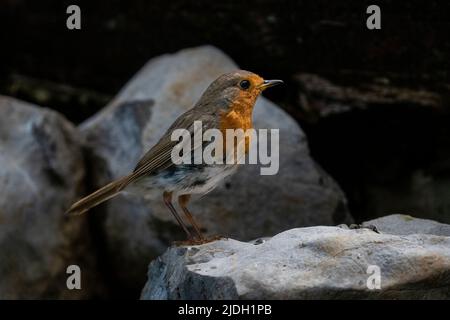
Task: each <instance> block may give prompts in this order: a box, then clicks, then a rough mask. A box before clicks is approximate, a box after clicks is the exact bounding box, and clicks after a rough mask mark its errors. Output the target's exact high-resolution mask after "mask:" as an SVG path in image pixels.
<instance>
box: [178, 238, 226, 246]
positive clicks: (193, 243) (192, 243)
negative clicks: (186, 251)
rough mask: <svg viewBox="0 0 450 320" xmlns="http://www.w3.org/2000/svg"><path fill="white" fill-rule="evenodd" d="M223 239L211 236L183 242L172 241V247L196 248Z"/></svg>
mask: <svg viewBox="0 0 450 320" xmlns="http://www.w3.org/2000/svg"><path fill="white" fill-rule="evenodd" d="M220 239H225V237H223V236H211V237H206V238H205V237H202V238H200V239H199V238H193V239H188V240H184V241H174V242H173V243H174V245H176V246H198V245H201V244H205V243H209V242H213V241H216V240H220Z"/></svg>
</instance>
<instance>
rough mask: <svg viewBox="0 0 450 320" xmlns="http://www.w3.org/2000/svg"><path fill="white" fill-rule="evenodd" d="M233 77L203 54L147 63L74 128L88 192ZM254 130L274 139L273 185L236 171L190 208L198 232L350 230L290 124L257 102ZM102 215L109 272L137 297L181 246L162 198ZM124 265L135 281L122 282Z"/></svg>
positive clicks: (153, 195)
mask: <svg viewBox="0 0 450 320" xmlns="http://www.w3.org/2000/svg"><path fill="white" fill-rule="evenodd" d="M236 69H238V67H237V66H236V65H235V64H234V63H233V61H231V60H230V58H229V57H227V56H226V55H225V54H224V53H222V52H221V51H219V50H218V49H216V48H214V47H210V46H205V47H199V48H194V49H187V50H183V51H180V52H178V53H175V54H169V55H164V56H161V57H157V58H155V59H152V60H151V61H149V62H148V63H147V64H146V65H145V66H144V67H143V68H142V69H141V70H140V71H139V72H138V73H137V74H136V75H135V76H134V77H133V78H132V79H131V80H130V81H129V83H128V84H126V85H125V87H124V88H123V89H122V90H121V91H120V92H119V93H118V95H117V96H116V97H115V99H114V100H113V101H112V102H111V103H110V104H109V105H108V106H107V107H106V108H105V109H104V110H103V111H101V112H100V113H98V114H97V115H95V116H94V117H92V118H91V119H89V120H87V121H86V122H85V123H83V124H82V126H81V130H82V132H83V134H84V137H85V144H86V147H87V150H88V151H89V157H90V164H91V166H92V167H91V168H90V172H91V178H92V183H93V185H94V186H95V187H100V186H102V185H104V184H106V183H108V182H109V181H111V180H112V179H115V178H118V177H121V176H123V175H126V174H128V173H130V172H131V171H132V170H133V168H134V166H135V165H136V163H137V161H138V160H139V158H140V157H141V156H142V155H143V154H144V153H145V151H147V150H148V149H149V148H150V147H151V146H153V145H154V144H155V143H156V142H157V141H158V140H159V138H160V136H161V135H162V134H163V133H164V132H165V130H166V129H167V128H168V127H169V126H170V125H171V123H172V122H173V121H174V120H175V119H176V118H177V117H178V116H179V115H180V114H182V113H183V112H184V111H186V110H188V109H190V108H191V107H192V106H193V104H194V103H195V102H196V101H197V100H198V99H199V97H200V95H201V94H202V92H203V91H204V90H205V89H206V87H207V86H208V85H209V84H210V83H211V82H212V81H213V80H215V79H216V78H217V77H218V76H219V75H220V74H222V73H225V72H229V71H231V70H236ZM274 90H275V89H274ZM254 124H255V126H256V127H257V128H268V129H270V128H277V129H280V147H279V148H280V170H279V172H278V174H277V175H274V176H261V175H260V174H259V170H260V167H259V166H258V165H246V166H243V167H242V168H240V170H239V171H238V173H237V175H235V176H233V177H231V178H230V179H229V180H227V182H226V183H224V184H223V185H221V186H220V187H218V188H217V189H216V190H215V191H213V192H212V193H210V194H208V195H207V196H205V197H204V198H203V199H201V200H200V201H197V202H195V203H192V204H191V209H192V212H193V213H194V215H195V216H196V217H197V220H198V221H199V223H200V224H201V225H202V226H203V229H204V231H205V232H207V233H209V234H222V235H227V236H232V237H234V238H237V239H242V240H249V239H252V238H256V237H260V236H266V235H273V234H276V233H278V232H280V231H281V230H285V229H286V228H291V227H296V226H306V225H315V224H325V225H331V224H336V223H340V222H348V221H349V220H350V217H349V214H348V211H347V207H346V200H345V197H344V195H343V193H342V192H341V190H340V188H339V187H338V186H337V185H336V183H335V182H334V181H333V180H332V179H331V178H330V177H329V176H328V175H327V174H326V173H325V172H324V171H323V170H321V168H319V167H318V165H317V164H316V163H315V162H314V161H313V159H312V158H311V156H310V154H309V150H308V144H307V140H306V137H305V135H304V133H303V132H302V130H301V129H300V128H299V126H298V125H297V124H296V122H295V121H294V120H293V119H292V118H291V117H290V116H289V115H287V114H286V113H285V112H284V111H282V110H281V109H280V108H279V107H278V106H276V105H275V104H273V103H272V102H270V101H268V100H267V99H265V98H260V99H259V100H258V103H257V105H256V108H255V111H254ZM103 209H104V211H105V213H104V215H102V216H101V218H99V220H102V221H101V225H102V229H103V233H104V235H105V239H106V246H107V250H109V252H110V258H111V259H112V267H113V268H114V267H116V268H117V269H116V272H117V274H118V276H119V277H123V280H124V281H123V282H124V283H128V284H132V285H134V286H135V287H137V286H141V284H142V282H143V281H144V279H145V269H146V265H147V263H148V261H149V259H152V258H154V257H155V256H157V255H159V254H161V253H162V252H163V251H164V250H165V249H166V246H167V245H168V244H169V243H170V242H171V241H173V240H177V239H183V238H184V233H183V231H182V230H180V228H179V227H178V226H177V225H176V222H175V220H173V218H172V216H171V214H170V213H169V212H168V210H167V209H166V208H165V206H164V204H163V201H162V190H154V191H153V192H150V193H149V194H148V195H147V197H146V198H138V197H135V196H131V195H126V194H124V195H120V196H118V197H117V198H115V199H113V200H111V201H109V202H108V203H107V204H106V205H105V206H104V207H103ZM124 265H127V266H129V268H132V269H133V270H134V272H133V273H129V272H127V273H126V274H125V273H124V272H123V266H124Z"/></svg>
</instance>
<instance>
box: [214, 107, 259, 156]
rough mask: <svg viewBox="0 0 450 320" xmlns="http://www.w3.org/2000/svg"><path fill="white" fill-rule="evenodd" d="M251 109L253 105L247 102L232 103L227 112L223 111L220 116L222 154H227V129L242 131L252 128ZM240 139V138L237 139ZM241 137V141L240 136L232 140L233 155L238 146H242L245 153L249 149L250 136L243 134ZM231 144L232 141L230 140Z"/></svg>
mask: <svg viewBox="0 0 450 320" xmlns="http://www.w3.org/2000/svg"><path fill="white" fill-rule="evenodd" d="M252 111H253V107H252V105H249V104H247V103H242V102H241V103H234V104H233V105H231V106H230V107H229V110H228V111H227V112H223V113H222V114H221V116H220V124H219V126H220V131H221V132H222V136H223V149H224V150H223V152H224V155H227V145H228V144H227V134H226V130H227V129H233V130H236V129H242V130H243V131H244V132H245V131H246V130H248V129H252V128H253V123H252ZM239 139H241V140H239ZM243 139H245V141H242V138H239V136H238V138H236V139H235V142H234V147H233V150H234V153H235V154H234V157H236V156H237V155H236V154H237V151H238V146H243V147H244V153H245V154H247V153H248V151H249V149H250V136H249V135H244V136H243ZM229 144H231V146H232V142H230V143H229Z"/></svg>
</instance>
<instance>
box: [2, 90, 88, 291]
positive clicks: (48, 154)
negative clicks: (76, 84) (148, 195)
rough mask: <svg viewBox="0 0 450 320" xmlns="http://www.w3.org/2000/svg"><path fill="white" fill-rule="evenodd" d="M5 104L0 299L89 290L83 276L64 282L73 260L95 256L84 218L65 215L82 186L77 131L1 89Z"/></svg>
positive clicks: (83, 263) (84, 262)
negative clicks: (72, 285)
mask: <svg viewBox="0 0 450 320" xmlns="http://www.w3.org/2000/svg"><path fill="white" fill-rule="evenodd" d="M0 110H1V117H0V186H1V191H0V277H1V279H0V299H36V298H82V297H88V295H89V292H90V288H91V286H90V285H88V284H87V283H86V282H85V281H84V279H83V278H82V290H72V291H70V290H68V288H67V286H66V278H67V276H68V275H67V274H66V268H67V267H68V266H69V265H71V264H77V265H79V266H80V268H81V270H82V271H83V272H86V275H88V274H89V272H87V270H88V268H89V267H90V266H91V263H92V259H90V258H87V257H90V254H89V252H85V245H86V239H87V237H86V234H85V233H84V230H86V226H85V223H84V222H85V219H84V218H79V219H67V217H65V216H64V211H65V209H67V207H68V206H69V205H70V203H71V202H72V201H74V200H76V199H77V198H78V197H79V196H80V195H81V194H82V192H83V179H84V174H85V170H84V162H83V157H82V153H81V147H80V145H79V144H78V141H79V136H78V135H77V132H76V130H75V128H74V127H73V126H72V125H71V124H70V123H69V122H68V121H66V120H65V119H64V118H63V117H62V116H60V115H58V114H57V113H56V112H53V111H50V110H47V109H43V108H39V107H37V106H34V105H30V104H28V103H25V102H21V101H18V100H15V99H13V98H8V97H3V96H0ZM81 256H83V258H81ZM86 279H87V278H86Z"/></svg>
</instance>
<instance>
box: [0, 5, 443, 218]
mask: <svg viewBox="0 0 450 320" xmlns="http://www.w3.org/2000/svg"><path fill="white" fill-rule="evenodd" d="M69 4H78V5H79V6H80V7H81V16H82V18H81V20H82V29H81V30H72V31H71V30H68V29H67V28H66V18H67V16H68V15H67V14H66V8H67V6H68V5H69ZM369 4H377V5H379V6H380V7H381V13H382V29H381V30H368V29H367V28H366V19H367V17H368V15H367V14H366V8H367V6H368V5H369ZM449 15H450V5H449V4H448V2H446V1H435V0H430V1H370V2H368V1H323V0H314V1H312V0H309V1H288V0H284V1H283V0H281V1H263V0H255V1H210V0H209V1H183V0H173V1H169V0H166V1H148V0H147V1H144V0H140V1H117V0H112V1H24V0H3V1H2V2H1V4H0V23H1V25H0V37H1V39H2V46H1V47H2V49H1V50H0V94H4V95H10V96H15V97H18V98H20V99H23V100H26V101H30V102H33V103H36V104H39V105H43V106H48V107H50V108H53V109H55V110H58V111H60V112H61V113H63V114H64V115H65V116H66V117H67V118H68V119H70V120H71V121H73V122H75V123H80V122H82V121H83V120H85V119H87V118H88V117H89V116H91V115H92V114H94V113H95V112H97V111H98V110H99V109H101V108H102V107H103V106H105V104H106V103H107V102H108V101H109V100H110V99H111V98H112V97H113V95H114V94H115V93H116V92H117V91H118V90H119V89H120V88H121V86H122V85H123V84H124V83H125V82H126V81H127V80H128V79H129V78H130V77H131V76H132V75H133V74H134V73H135V72H136V71H137V70H139V68H140V67H141V66H142V65H143V64H144V63H145V62H147V61H148V60H149V59H150V58H152V57H155V56H158V55H160V54H164V53H170V52H174V51H177V50H179V49H183V48H187V47H193V46H198V45H203V44H212V45H214V46H217V47H218V48H220V49H222V50H223V51H224V52H226V53H227V54H229V55H230V56H231V57H232V58H233V59H234V60H235V61H236V62H237V63H238V64H239V65H240V66H241V67H242V68H244V69H248V70H251V71H254V72H256V73H259V74H261V75H263V76H264V77H266V78H281V79H284V80H285V81H286V83H287V85H286V86H285V88H284V89H282V90H273V91H272V92H268V93H267V97H268V98H270V99H272V100H273V101H275V102H276V103H278V104H279V105H280V106H281V107H282V108H284V109H285V110H286V111H287V112H289V113H290V114H291V115H292V116H293V117H294V118H295V119H296V120H297V121H298V122H299V123H300V125H301V126H302V128H303V129H304V130H305V132H306V133H307V136H308V139H309V142H310V147H311V151H312V154H313V157H314V158H315V159H316V160H317V161H318V162H319V163H320V164H321V165H322V166H323V167H324V168H325V169H326V170H327V171H328V172H329V173H330V174H331V175H332V176H333V177H334V178H335V179H336V180H337V181H338V183H339V184H340V185H341V187H342V188H343V189H344V191H345V193H346V195H347V197H348V199H349V205H350V209H351V211H352V214H353V216H354V217H355V218H356V220H357V221H362V220H365V219H368V218H371V217H375V216H380V215H386V214H390V213H393V212H400V213H409V214H412V215H415V216H419V217H430V218H434V219H437V220H440V221H444V222H445V221H447V222H450V213H449V210H450V194H449V191H448V190H450V148H449V146H450V132H449V131H450V129H449V127H450V126H449V124H450V121H449V120H450V116H449V104H448V101H449V96H450V95H449V93H450V82H449V67H450V65H449V61H450V37H449V34H450V22H449V21H450V18H449ZM424 181H425V182H424ZM426 197H429V199H428V198H426Z"/></svg>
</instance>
